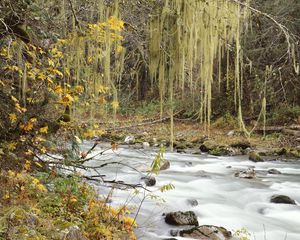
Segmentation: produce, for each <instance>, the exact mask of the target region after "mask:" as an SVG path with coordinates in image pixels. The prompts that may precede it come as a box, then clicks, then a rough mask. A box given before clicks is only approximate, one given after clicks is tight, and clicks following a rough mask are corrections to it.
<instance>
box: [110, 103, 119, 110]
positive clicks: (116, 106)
mask: <svg viewBox="0 0 300 240" xmlns="http://www.w3.org/2000/svg"><path fill="white" fill-rule="evenodd" d="M111 106H112V108H113V109H114V110H116V109H118V108H119V106H120V105H119V102H118V101H113V102H112V103H111Z"/></svg>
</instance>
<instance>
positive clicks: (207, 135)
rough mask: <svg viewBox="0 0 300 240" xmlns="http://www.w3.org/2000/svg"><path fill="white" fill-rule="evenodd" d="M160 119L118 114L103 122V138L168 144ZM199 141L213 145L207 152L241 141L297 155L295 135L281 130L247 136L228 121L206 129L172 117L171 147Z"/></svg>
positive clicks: (178, 148) (267, 150) (167, 125)
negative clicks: (208, 129)
mask: <svg viewBox="0 0 300 240" xmlns="http://www.w3.org/2000/svg"><path fill="white" fill-rule="evenodd" d="M163 120H164V121H160V120H159V118H151V119H148V120H146V121H145V120H143V119H142V118H139V117H134V118H130V117H122V116H121V117H120V116H119V117H118V118H117V121H116V123H115V124H112V123H111V124H104V125H103V126H104V128H105V129H108V131H107V133H106V134H104V138H105V139H106V140H109V141H113V142H116V143H118V144H122V143H124V140H125V138H126V136H133V137H134V138H135V144H136V145H137V144H143V142H148V143H149V144H150V146H153V145H157V146H159V145H161V144H163V145H165V146H167V147H168V146H169V145H170V121H169V119H168V118H166V119H163ZM250 127H251V126H249V129H250ZM203 145H210V147H212V148H213V149H210V150H213V151H211V152H215V151H214V150H216V149H221V150H224V148H226V147H231V146H236V145H243V147H244V148H249V149H251V150H256V151H258V152H261V153H262V155H269V156H273V155H275V156H276V155H286V156H288V157H299V156H300V150H299V145H300V142H299V139H298V138H297V137H294V136H291V135H286V134H283V133H281V132H272V133H268V134H266V135H265V136H263V134H262V133H253V134H252V135H251V137H246V136H245V134H244V133H243V132H241V131H239V129H238V128H237V127H233V126H232V125H231V124H226V123H223V124H215V123H213V124H212V127H211V128H210V131H209V132H207V131H205V130H204V127H203V126H202V125H201V124H200V123H199V122H195V121H175V124H174V149H175V151H178V152H182V150H186V149H193V150H194V152H195V151H196V152H197V151H199V148H200V147H201V146H203ZM208 150H209V149H208ZM215 153H217V154H216V155H223V153H224V155H228V153H229V152H228V151H225V152H224V151H220V152H219V151H217V152H215ZM229 155H230V153H229ZM236 155H238V154H236Z"/></svg>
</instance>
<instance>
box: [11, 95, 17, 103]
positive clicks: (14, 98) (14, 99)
mask: <svg viewBox="0 0 300 240" xmlns="http://www.w3.org/2000/svg"><path fill="white" fill-rule="evenodd" d="M10 97H11V99H12V100H13V101H14V102H15V103H17V102H19V100H18V99H17V98H16V97H14V96H10Z"/></svg>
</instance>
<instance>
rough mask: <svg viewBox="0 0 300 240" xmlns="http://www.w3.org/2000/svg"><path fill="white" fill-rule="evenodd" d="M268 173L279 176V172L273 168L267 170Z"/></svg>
mask: <svg viewBox="0 0 300 240" xmlns="http://www.w3.org/2000/svg"><path fill="white" fill-rule="evenodd" d="M268 173H269V174H281V172H280V171H279V170H277V169H274V168H272V169H269V170H268Z"/></svg>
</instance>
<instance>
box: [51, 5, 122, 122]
mask: <svg viewBox="0 0 300 240" xmlns="http://www.w3.org/2000/svg"><path fill="white" fill-rule="evenodd" d="M95 5H97V6H98V9H99V13H98V14H97V20H98V21H97V22H96V23H92V22H95V18H96V17H95V16H90V17H91V20H90V22H91V24H88V25H87V26H86V27H85V28H86V29H85V30H83V29H82V28H81V27H78V26H77V25H78V23H77V24H76V21H75V20H76V19H73V26H72V29H73V30H72V31H71V32H70V33H68V34H67V36H66V38H65V39H63V40H60V41H59V42H58V44H57V45H58V47H59V48H62V49H64V54H65V57H64V59H65V61H64V63H63V64H64V71H65V76H68V77H66V78H65V82H64V83H62V85H64V86H68V85H72V86H78V88H81V89H84V91H83V94H82V95H81V100H83V101H76V102H75V104H74V106H73V114H75V115H78V114H81V113H82V111H83V109H85V112H86V114H87V113H88V114H89V118H90V123H91V125H93V124H94V123H95V120H96V117H97V116H99V115H101V116H105V113H106V111H107V109H111V110H112V112H113V113H114V116H116V112H117V109H118V107H119V102H118V83H120V81H121V75H122V72H123V68H124V67H123V65H124V63H123V62H124V54H125V49H124V48H123V47H122V45H121V42H122V40H123V37H122V35H121V31H122V30H123V29H124V22H123V21H121V20H120V19H119V13H118V1H117V0H116V1H115V4H114V5H113V6H112V7H109V6H107V5H105V3H104V1H98V2H95ZM72 7H74V6H72ZM73 18H75V17H74V16H73ZM77 21H78V20H77ZM83 31H84V32H83ZM108 98H110V102H109V101H108V100H107V99H108ZM80 104H81V105H82V104H83V105H84V106H79V105H80Z"/></svg>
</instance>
